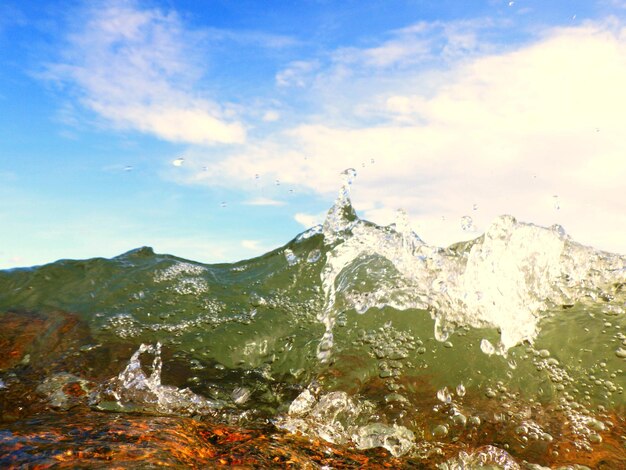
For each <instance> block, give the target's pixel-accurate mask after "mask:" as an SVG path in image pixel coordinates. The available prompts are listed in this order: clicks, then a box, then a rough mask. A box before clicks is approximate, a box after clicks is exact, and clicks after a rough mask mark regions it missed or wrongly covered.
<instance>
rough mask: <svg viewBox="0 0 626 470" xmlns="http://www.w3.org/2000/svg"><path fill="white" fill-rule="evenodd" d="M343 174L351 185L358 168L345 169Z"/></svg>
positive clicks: (346, 182)
mask: <svg viewBox="0 0 626 470" xmlns="http://www.w3.org/2000/svg"><path fill="white" fill-rule="evenodd" d="M341 174H342V175H343V180H344V183H345V184H346V185H351V184H352V183H353V182H354V178H356V170H355V169H354V168H348V169H346V170H343V171H342V172H341Z"/></svg>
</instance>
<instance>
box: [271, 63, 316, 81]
mask: <svg viewBox="0 0 626 470" xmlns="http://www.w3.org/2000/svg"><path fill="white" fill-rule="evenodd" d="M318 67H319V63H318V62H317V61H311V62H307V61H302V60H299V61H295V62H292V63H290V64H289V65H288V66H287V68H285V69H283V70H281V71H280V72H278V73H277V74H276V84H277V85H279V86H282V87H300V88H304V87H305V86H307V85H308V84H309V82H310V79H311V77H312V76H313V74H314V72H315V70H316V69H317V68H318Z"/></svg>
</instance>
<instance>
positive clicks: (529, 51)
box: [0, 0, 626, 269]
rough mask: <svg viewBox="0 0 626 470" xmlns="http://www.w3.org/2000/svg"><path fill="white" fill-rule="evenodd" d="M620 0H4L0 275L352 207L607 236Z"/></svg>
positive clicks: (620, 102) (621, 229) (372, 214)
mask: <svg viewBox="0 0 626 470" xmlns="http://www.w3.org/2000/svg"><path fill="white" fill-rule="evenodd" d="M625 84H626V0H552V1H549V2H547V1H545V0H516V1H508V0H507V1H501V0H476V1H471V2H468V1H466V0H458V1H453V0H384V1H383V0H358V1H356V0H341V1H334V0H300V1H295V2H289V1H285V0H282V1H278V0H263V1H261V0H257V1H252V0H236V1H235V0H205V1H203V2H198V1H191V0H150V1H143V0H90V1H55V0H51V1H48V2H44V3H42V2H39V1H33V0H3V1H2V2H1V3H0V269H5V268H12V267H18V266H32V265H39V264H44V263H49V262H53V261H55V260H57V259H67V258H70V259H84V258H91V257H112V256H116V255H118V254H121V253H123V252H125V251H128V250H131V249H133V248H137V247H140V246H152V247H153V248H154V250H155V251H156V252H159V253H170V254H174V255H177V256H181V257H184V258H188V259H192V260H196V261H202V262H230V261H236V260H239V259H245V258H251V257H254V256H258V255H260V254H263V253H264V252H267V251H269V250H271V249H274V248H277V247H279V246H281V245H283V244H284V243H286V242H288V241H289V240H290V239H292V238H294V237H295V236H296V235H297V234H298V233H300V232H302V231H303V230H305V229H306V228H308V227H311V226H313V225H315V224H317V223H320V222H321V221H322V220H323V217H324V214H325V212H326V211H327V210H328V209H329V208H330V207H331V205H332V204H333V201H334V199H335V197H336V195H337V192H338V190H339V188H340V186H341V181H342V179H341V176H340V174H341V172H342V171H343V170H345V169H347V168H354V169H355V170H356V173H357V176H356V178H355V180H354V183H353V184H352V199H353V203H354V206H355V208H356V209H357V212H358V213H359V215H360V216H361V217H363V218H366V219H368V220H371V221H373V222H376V223H378V224H381V225H384V224H389V223H392V222H393V221H394V220H395V218H396V217H397V214H398V211H399V210H402V211H404V212H406V214H407V215H408V217H409V221H410V224H411V226H412V227H413V229H414V230H415V232H416V233H417V234H418V235H419V236H420V237H421V238H422V239H423V240H424V241H426V242H427V243H429V244H431V245H438V246H446V245H448V244H450V243H453V242H456V241H460V240H466V239H471V238H475V237H477V236H479V235H480V234H481V233H482V232H483V231H484V230H485V229H486V228H487V227H488V226H489V224H490V223H491V222H492V221H493V219H494V218H495V217H497V216H498V215H500V214H511V215H513V216H515V217H516V218H518V220H521V221H526V222H532V223H536V224H538V225H543V226H550V225H552V224H555V223H558V224H560V225H562V226H563V227H564V228H565V230H566V232H567V233H568V234H569V235H570V236H571V237H572V238H573V239H574V240H577V241H579V242H581V243H583V244H586V245H592V246H594V247H596V248H599V249H604V250H608V251H614V252H619V253H626V85H625Z"/></svg>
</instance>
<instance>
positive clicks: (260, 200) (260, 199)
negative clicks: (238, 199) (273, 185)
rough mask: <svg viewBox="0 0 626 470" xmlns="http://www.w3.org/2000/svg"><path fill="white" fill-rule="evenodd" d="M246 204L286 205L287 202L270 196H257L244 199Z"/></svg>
mask: <svg viewBox="0 0 626 470" xmlns="http://www.w3.org/2000/svg"><path fill="white" fill-rule="evenodd" d="M244 204H245V205H248V206H284V205H285V204H286V203H285V202H284V201H278V200H276V199H270V198H268V197H257V198H254V199H249V200H247V201H244Z"/></svg>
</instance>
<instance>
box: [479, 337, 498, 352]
mask: <svg viewBox="0 0 626 470" xmlns="http://www.w3.org/2000/svg"><path fill="white" fill-rule="evenodd" d="M480 350H481V351H482V352H484V353H485V354H487V355H489V356H491V355H492V354H493V353H495V352H496V348H495V347H494V346H493V344H491V342H490V341H489V340H488V339H483V340H481V342H480Z"/></svg>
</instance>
